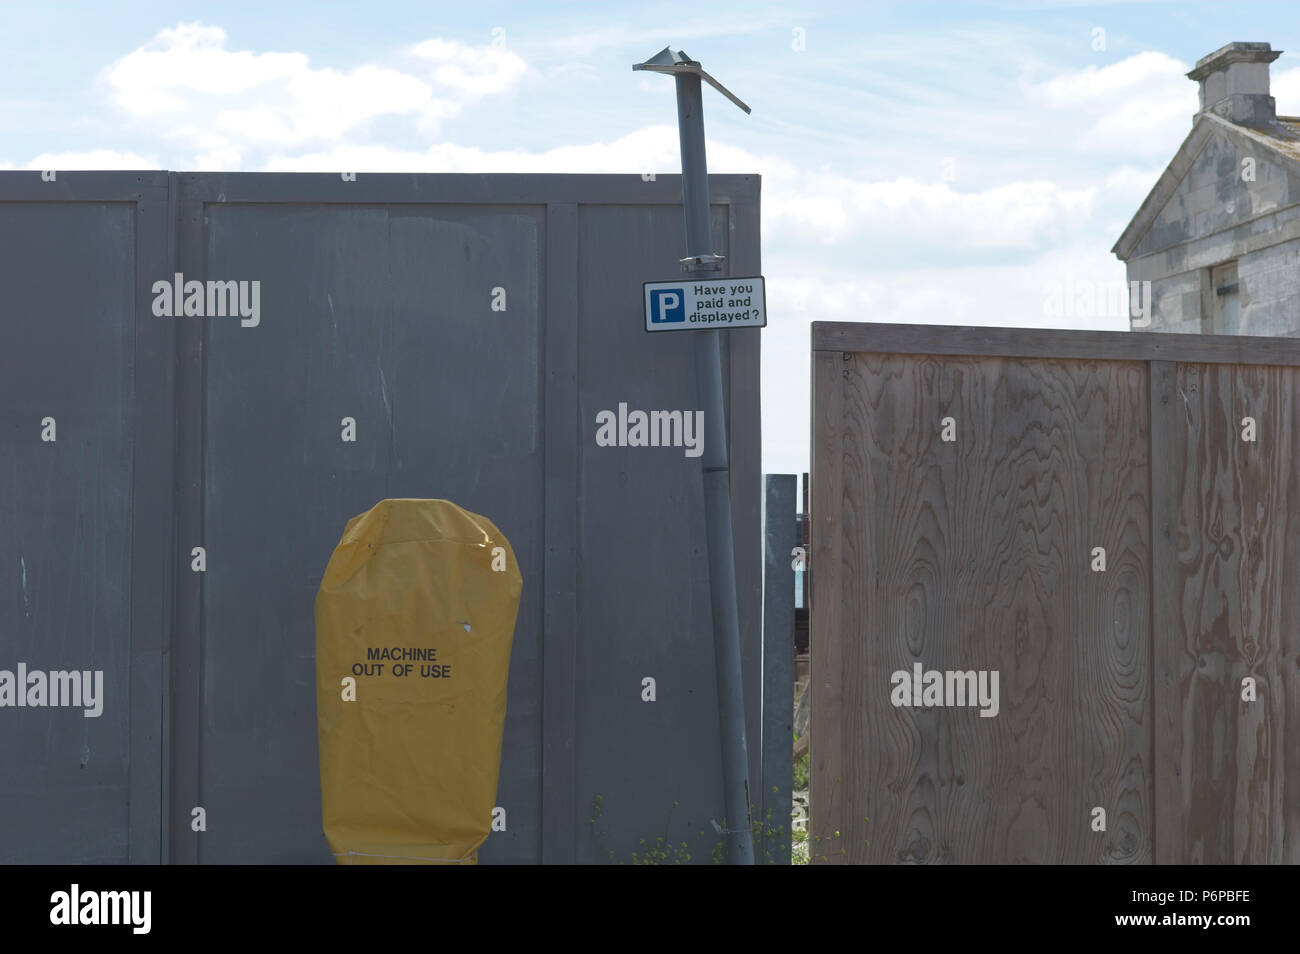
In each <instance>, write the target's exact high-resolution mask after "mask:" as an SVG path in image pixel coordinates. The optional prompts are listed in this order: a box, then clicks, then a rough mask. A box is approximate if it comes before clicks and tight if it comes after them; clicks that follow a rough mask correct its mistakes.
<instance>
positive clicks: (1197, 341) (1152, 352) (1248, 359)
mask: <svg viewBox="0 0 1300 954" xmlns="http://www.w3.org/2000/svg"><path fill="white" fill-rule="evenodd" d="M812 339H813V350H814V351H857V352H873V353H880V354H884V353H890V354H927V355H967V356H976V355H987V356H999V357H1009V358H1078V359H1081V360H1091V359H1096V360H1107V361H1111V360H1113V361H1196V362H1205V363H1217V364H1262V365H1291V366H1295V365H1300V338H1270V337H1263V336H1257V335H1179V334H1170V333H1168V332H1155V331H1062V330H1055V329H1035V330H1033V331H1028V330H1027V329H1025V328H981V327H971V326H967V325H900V324H879V323H872V322H839V321H815V322H813V325H812Z"/></svg>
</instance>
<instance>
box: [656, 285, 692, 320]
mask: <svg viewBox="0 0 1300 954" xmlns="http://www.w3.org/2000/svg"><path fill="white" fill-rule="evenodd" d="M685 297H686V296H685V295H683V294H682V289H680V288H655V289H652V290H651V292H650V322H651V323H652V324H656V325H662V324H667V323H669V322H673V321H685V320H686V304H685V302H684V300H683V299H684V298H685Z"/></svg>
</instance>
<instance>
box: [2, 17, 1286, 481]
mask: <svg viewBox="0 0 1300 954" xmlns="http://www.w3.org/2000/svg"><path fill="white" fill-rule="evenodd" d="M702 14H707V21H706V20H704V19H703V18H702V16H701V15H702ZM1298 31H1300V17H1297V16H1296V7H1295V5H1294V4H1293V3H1290V2H1277V3H1270V2H1253V3H1244V2H1238V3H1189V2H1180V3H1174V2H1170V3H1093V4H1082V3H1070V2H1006V3H975V2H971V3H925V2H912V3H865V2H860V3H818V2H812V3H799V4H788V5H768V4H764V3H761V2H746V3H731V2H727V0H717V2H711V3H708V4H701V3H662V4H657V3H645V2H637V3H578V2H569V3H563V2H538V3H526V4H525V3H493V2H475V3H472V4H466V3H437V2H433V3H431V2H427V0H425V2H420V3H413V2H412V3H407V2H400V3H385V2H380V0H376V2H372V3H367V4H360V3H331V2H320V0H318V2H313V3H269V2H260V3H244V2H229V3H188V2H175V0H172V2H166V3H162V2H136V3H131V2H125V3H114V4H105V3H99V2H85V3H57V2H49V0H44V2H12V0H0V168H9V169H96V168H98V169H113V168H119V169H121V168H127V169H138V168H160V169H176V170H195V169H202V170H241V171H266V170H272V171H335V170H339V169H354V170H357V171H374V172H387V171H426V172H524V171H530V172H627V173H635V172H666V173H673V172H677V171H679V166H678V154H677V136H676V114H675V105H674V99H673V84H672V82H671V81H670V80H669V79H667V78H665V77H662V76H656V75H652V74H646V73H633V72H632V70H631V64H632V63H633V62H637V61H640V60H643V59H645V58H646V57H648V56H650V55H652V54H653V53H655V52H657V51H658V50H659V49H661V48H662V47H663V46H665V45H671V46H674V47H677V48H682V49H685V50H686V51H687V52H688V53H690V54H691V55H692V56H693V57H695V58H696V59H699V60H701V61H702V62H703V63H704V66H705V68H706V69H707V70H709V71H710V72H711V73H713V74H714V75H715V76H717V77H718V78H719V79H720V80H721V81H722V82H724V83H725V84H726V85H727V86H728V87H729V88H731V89H732V90H734V91H735V92H736V93H737V94H738V95H739V96H740V97H741V98H742V99H743V100H745V101H746V102H747V103H748V104H749V105H750V106H751V107H753V113H752V114H751V115H749V116H746V115H745V114H743V113H742V112H741V111H740V110H738V109H736V108H735V107H733V106H732V105H730V104H729V103H727V102H726V101H725V100H724V99H723V98H722V97H721V96H718V95H716V94H715V93H713V92H712V91H711V90H707V89H706V92H705V97H706V99H705V120H706V124H707V130H708V135H709V168H710V171H711V172H738V173H755V172H756V173H759V174H761V175H762V176H763V212H764V214H763V272H764V274H765V276H766V278H767V282H768V293H767V297H768V308H769V315H770V317H769V326H768V328H767V329H766V330H765V331H764V333H763V334H764V345H763V349H764V353H763V366H764V367H763V416H764V462H763V463H764V470H765V471H768V472H785V473H789V472H798V471H802V470H806V469H807V459H808V341H809V339H808V324H809V322H811V321H813V320H814V319H827V320H846V321H868V320H869V321H909V322H919V323H934V324H972V325H1001V326H1026V327H1031V326H1032V327H1061V328H1066V327H1070V328H1094V329H1124V328H1127V327H1128V321H1127V319H1126V317H1124V316H1123V315H1120V314H1105V313H1104V309H1097V310H1096V313H1092V314H1077V313H1076V314H1072V315H1064V314H1060V313H1058V312H1056V311H1054V310H1053V309H1052V308H1051V307H1050V306H1049V305H1048V302H1049V300H1052V299H1053V294H1052V290H1053V289H1055V290H1056V292H1058V293H1059V292H1060V291H1061V290H1062V289H1064V290H1065V294H1066V295H1067V296H1068V295H1069V293H1070V292H1069V290H1070V289H1073V288H1076V287H1078V286H1081V285H1083V284H1085V283H1093V284H1094V285H1096V286H1097V287H1098V288H1100V287H1102V286H1103V285H1106V284H1109V285H1114V284H1115V283H1117V282H1121V281H1122V280H1123V278H1124V272H1123V266H1122V265H1121V264H1120V263H1119V262H1118V261H1117V260H1116V259H1115V258H1114V256H1113V255H1111V254H1110V248H1111V246H1112V245H1113V244H1114V242H1115V239H1116V238H1118V236H1119V234H1120V232H1121V231H1122V229H1123V227H1124V225H1125V224H1126V223H1127V222H1128V220H1129V218H1130V217H1131V216H1132V214H1133V213H1134V212H1135V211H1136V209H1137V206H1138V204H1139V203H1140V202H1141V201H1142V199H1143V198H1144V197H1145V195H1146V193H1147V191H1148V190H1149V189H1150V188H1151V186H1152V185H1153V184H1154V182H1155V179H1156V177H1157V176H1158V175H1159V174H1160V172H1161V171H1162V170H1163V169H1164V167H1165V165H1166V164H1167V163H1168V162H1169V160H1170V159H1171V158H1172V157H1173V155H1174V152H1175V150H1176V149H1177V147H1178V145H1179V143H1180V142H1181V141H1182V139H1183V137H1184V136H1185V135H1186V134H1187V132H1188V131H1189V130H1190V129H1191V121H1192V114H1193V113H1194V112H1195V111H1196V108H1197V104H1196V85H1195V84H1194V83H1193V82H1191V81H1190V80H1188V79H1186V78H1185V77H1184V75H1183V74H1184V73H1185V72H1186V71H1187V70H1189V69H1190V68H1191V67H1192V65H1193V64H1194V63H1195V61H1196V60H1197V59H1198V58H1200V57H1201V56H1204V55H1205V54H1206V53H1209V52H1210V51H1212V50H1214V49H1216V48H1218V47H1220V46H1222V45H1223V44H1225V43H1228V42H1230V41H1233V40H1255V41H1266V42H1269V43H1271V44H1272V45H1273V48H1274V49H1282V50H1295V51H1296V52H1294V53H1290V52H1288V53H1284V54H1283V56H1282V57H1281V58H1280V59H1278V60H1277V62H1275V63H1274V64H1273V66H1272V93H1273V95H1274V97H1275V98H1276V99H1277V105H1278V112H1279V113H1281V114H1283V115H1300V43H1298V42H1297V40H1298V37H1297V35H1296V34H1297V32H1298ZM800 47H802V48H800ZM1057 300H1059V295H1058V297H1057Z"/></svg>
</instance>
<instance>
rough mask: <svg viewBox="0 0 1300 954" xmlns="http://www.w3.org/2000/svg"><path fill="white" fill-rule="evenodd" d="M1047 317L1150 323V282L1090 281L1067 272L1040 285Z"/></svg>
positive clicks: (1136, 324)
mask: <svg viewBox="0 0 1300 954" xmlns="http://www.w3.org/2000/svg"><path fill="white" fill-rule="evenodd" d="M1043 315H1044V316H1045V317H1047V318H1128V319H1130V321H1131V322H1132V326H1133V327H1134V328H1145V327H1146V326H1147V325H1149V324H1151V283H1150V282H1149V281H1145V282H1137V281H1133V282H1122V281H1114V282H1108V281H1093V280H1091V279H1086V278H1079V279H1076V278H1075V277H1074V276H1073V275H1066V276H1065V280H1064V281H1058V282H1046V283H1044V284H1043Z"/></svg>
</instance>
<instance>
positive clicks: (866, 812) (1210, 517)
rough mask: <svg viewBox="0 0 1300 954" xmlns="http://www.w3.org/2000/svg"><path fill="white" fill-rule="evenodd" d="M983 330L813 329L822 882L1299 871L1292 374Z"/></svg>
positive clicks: (1071, 336) (1262, 359)
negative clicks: (936, 682) (976, 874)
mask: <svg viewBox="0 0 1300 954" xmlns="http://www.w3.org/2000/svg"><path fill="white" fill-rule="evenodd" d="M976 331H977V330H976V329H948V328H934V327H923V326H882V325H866V324H863V325H859V324H853V325H848V324H827V323H818V324H815V325H814V330H813V338H814V360H813V368H814V377H813V500H812V508H813V533H814V537H813V540H812V556H813V562H812V567H811V581H812V595H811V613H812V637H811V638H812V672H813V679H814V694H813V728H812V752H813V779H812V822H813V824H812V832H811V834H812V838H813V843H812V845H811V846H810V847H811V853H812V857H813V860H814V861H815V862H825V863H835V862H841V863H842V862H873V863H931V862H939V863H1083V864H1115V863H1119V864H1128V863H1149V862H1153V861H1161V862H1171V861H1187V862H1206V863H1211V862H1216V863H1222V862H1278V861H1292V862H1294V861H1295V860H1296V852H1297V848H1296V832H1297V830H1298V828H1297V817H1296V815H1297V811H1298V810H1297V808H1296V807H1295V806H1296V804H1297V803H1298V802H1300V799H1298V798H1297V795H1298V794H1300V785H1298V784H1297V781H1298V780H1297V771H1298V768H1297V766H1298V764H1300V760H1298V759H1297V756H1296V752H1295V741H1296V739H1297V738H1300V736H1297V725H1296V721H1297V715H1296V710H1297V704H1296V700H1297V698H1298V694H1297V691H1296V690H1297V685H1296V682H1297V667H1298V665H1300V656H1298V654H1297V649H1298V648H1300V647H1297V636H1296V633H1297V624H1300V615H1298V607H1300V562H1298V560H1300V532H1298V530H1300V475H1297V473H1296V468H1297V467H1298V466H1300V459H1298V457H1297V453H1298V452H1300V430H1298V428H1300V422H1298V421H1297V418H1296V415H1295V411H1296V410H1297V408H1296V407H1294V404H1295V402H1296V399H1297V387H1300V379H1297V377H1296V375H1297V374H1300V369H1298V368H1296V367H1292V366H1290V365H1288V364H1287V362H1293V363H1294V364H1295V365H1300V350H1297V349H1296V348H1294V347H1293V345H1294V343H1293V342H1285V343H1278V344H1279V345H1280V346H1279V347H1276V348H1270V349H1264V348H1263V347H1260V346H1259V345H1257V344H1256V343H1253V342H1250V341H1242V340H1239V339H1222V338H1206V337H1204V336H1175V335H1153V334H1129V333H1100V332H1079V333H1070V332H1058V331H1051V332H1036V331H1022V330H1015V331H1014V332H1013V331H1011V330H1010V329H980V330H978V331H979V332H980V333H979V334H976ZM1185 337H1195V338H1198V339H1200V340H1197V341H1194V342H1192V341H1185V340H1177V339H1182V338H1185ZM954 342H958V343H961V344H962V345H963V346H964V347H965V348H966V350H967V351H969V352H970V353H959V351H958V348H957V346H956V345H954ZM1270 344H1273V343H1272V342H1270ZM1171 359H1184V360H1183V361H1182V362H1181V363H1180V361H1178V360H1171ZM1191 359H1195V360H1194V361H1193V360H1191ZM1243 361H1254V362H1255V363H1253V364H1245V363H1242V362H1243ZM1252 414H1253V415H1254V416H1255V418H1256V434H1255V435H1253V436H1255V438H1256V439H1255V440H1253V441H1251V440H1247V439H1245V437H1246V435H1245V434H1244V433H1243V420H1242V419H1243V418H1244V417H1247V416H1251V415H1252ZM917 666H920V668H921V671H922V673H927V674H928V673H931V672H933V673H939V674H941V676H943V677H945V678H944V679H943V683H942V685H943V687H944V688H946V689H947V690H948V692H947V694H946V696H945V695H940V696H939V697H937V698H927V697H924V696H922V698H918V699H912V698H909V697H910V695H911V692H910V690H911V689H912V688H913V684H914V682H916V681H917V680H916V677H914V676H913V672H914V669H915V667H917ZM995 673H996V675H997V678H998V682H997V687H998V689H997V692H996V693H989V695H987V696H985V697H983V698H975V699H969V698H963V696H962V694H961V693H959V692H954V691H953V690H955V689H958V688H966V687H967V686H968V685H971V684H972V683H971V682H968V681H967V680H968V679H972V680H973V684H974V685H979V682H978V680H979V678H980V677H981V675H985V676H986V677H987V680H988V681H986V682H985V683H984V684H983V687H984V688H985V689H986V690H990V689H991V688H992V683H991V679H992V676H993V674H995ZM896 674H902V675H896ZM961 674H970V675H969V676H966V677H963V676H962V675H961ZM1247 676H1252V677H1254V679H1255V680H1256V685H1257V698H1256V699H1255V700H1254V701H1247V700H1245V699H1243V687H1242V680H1243V679H1244V678H1245V677H1247ZM994 699H996V715H993V714H992V710H993V707H994ZM981 711H985V712H988V713H989V714H988V715H981ZM1288 739H1289V740H1290V742H1291V745H1290V747H1289V748H1288V747H1287V745H1286V742H1287V740H1288ZM1288 836H1289V837H1288Z"/></svg>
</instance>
